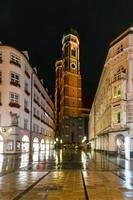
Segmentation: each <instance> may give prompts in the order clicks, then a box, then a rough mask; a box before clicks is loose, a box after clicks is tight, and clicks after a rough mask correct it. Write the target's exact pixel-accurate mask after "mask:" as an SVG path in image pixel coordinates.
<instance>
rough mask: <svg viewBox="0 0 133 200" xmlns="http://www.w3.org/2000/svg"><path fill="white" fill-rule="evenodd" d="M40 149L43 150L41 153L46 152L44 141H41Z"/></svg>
mask: <svg viewBox="0 0 133 200" xmlns="http://www.w3.org/2000/svg"><path fill="white" fill-rule="evenodd" d="M40 148H41V151H44V150H45V143H44V139H41V144H40Z"/></svg>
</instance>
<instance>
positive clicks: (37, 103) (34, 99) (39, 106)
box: [34, 99, 40, 107]
mask: <svg viewBox="0 0 133 200" xmlns="http://www.w3.org/2000/svg"><path fill="white" fill-rule="evenodd" d="M34 102H35V103H36V104H37V105H38V106H39V107H40V103H39V102H38V101H37V100H36V99H34Z"/></svg>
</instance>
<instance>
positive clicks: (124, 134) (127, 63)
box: [89, 27, 133, 159]
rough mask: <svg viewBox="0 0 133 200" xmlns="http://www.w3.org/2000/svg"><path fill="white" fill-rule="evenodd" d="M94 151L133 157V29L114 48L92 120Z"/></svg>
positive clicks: (111, 49)
mask: <svg viewBox="0 0 133 200" xmlns="http://www.w3.org/2000/svg"><path fill="white" fill-rule="evenodd" d="M89 142H90V145H91V148H92V149H95V150H102V151H107V152H110V153H118V154H122V155H125V157H126V158H127V159H130V158H131V157H132V156H133V27H130V28H129V29H127V30H126V31H125V32H123V33H122V34H121V35H120V36H119V37H117V38H116V39H115V40H114V41H113V42H112V43H111V44H110V48H109V52H108V55H107V59H106V61H105V65H104V67H103V71H102V75H101V78H100V81H99V85H98V88H97V92H96V95H95V98H94V101H93V105H92V108H91V111H90V118H89Z"/></svg>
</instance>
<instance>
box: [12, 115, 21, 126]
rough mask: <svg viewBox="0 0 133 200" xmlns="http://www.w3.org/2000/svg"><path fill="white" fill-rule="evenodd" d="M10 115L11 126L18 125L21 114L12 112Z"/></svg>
mask: <svg viewBox="0 0 133 200" xmlns="http://www.w3.org/2000/svg"><path fill="white" fill-rule="evenodd" d="M10 116H11V126H18V118H19V115H17V113H13V112H10Z"/></svg>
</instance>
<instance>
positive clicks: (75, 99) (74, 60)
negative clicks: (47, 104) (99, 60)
mask: <svg viewBox="0 0 133 200" xmlns="http://www.w3.org/2000/svg"><path fill="white" fill-rule="evenodd" d="M79 60H80V58H79V37H78V34H77V32H76V31H75V30H73V29H70V30H68V31H66V32H65V34H64V35H63V38H62V58H61V59H60V60H58V61H57V62H56V64H55V74H56V81H55V116H56V125H57V126H56V137H57V141H58V138H59V140H61V143H62V142H63V144H79V143H81V141H82V139H83V137H84V120H83V118H82V86H81V75H80V62H79Z"/></svg>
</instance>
